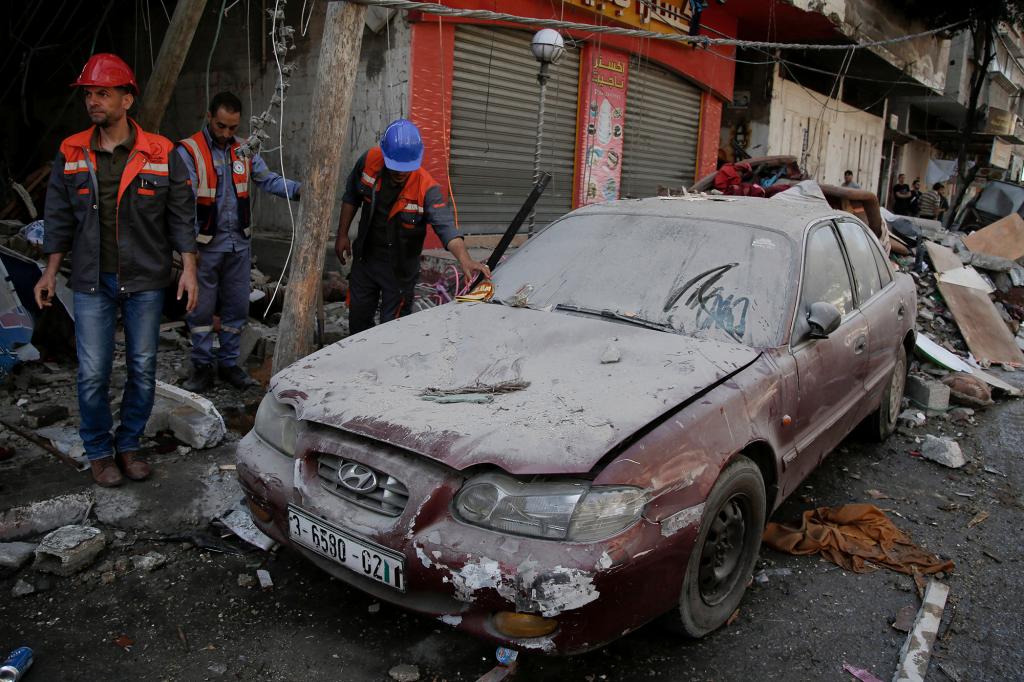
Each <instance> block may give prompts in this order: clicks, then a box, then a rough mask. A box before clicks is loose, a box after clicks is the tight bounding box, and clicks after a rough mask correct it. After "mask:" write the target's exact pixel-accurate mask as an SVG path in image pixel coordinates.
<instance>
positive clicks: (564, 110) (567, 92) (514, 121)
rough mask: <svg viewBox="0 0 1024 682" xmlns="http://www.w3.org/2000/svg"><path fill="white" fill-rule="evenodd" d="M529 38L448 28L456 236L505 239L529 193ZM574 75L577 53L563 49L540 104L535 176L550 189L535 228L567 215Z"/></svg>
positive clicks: (532, 72)
mask: <svg viewBox="0 0 1024 682" xmlns="http://www.w3.org/2000/svg"><path fill="white" fill-rule="evenodd" d="M532 37H533V34H532V33H530V32H526V31H510V30H504V29H493V28H487V27H482V26H459V27H457V28H456V29H455V64H454V74H453V78H452V134H451V159H450V162H449V166H450V167H449V174H450V177H451V181H452V191H453V192H454V194H455V200H456V204H457V206H458V212H459V225H460V227H461V228H462V231H463V232H466V233H469V234H491V233H500V232H504V231H505V228H506V227H508V224H509V222H511V220H512V218H513V216H515V214H516V212H517V211H518V210H519V207H520V206H521V205H522V203H523V200H524V199H526V196H527V195H528V194H529V193H530V188H531V187H532V186H533V152H534V146H535V142H536V136H537V98H538V92H539V90H538V88H539V86H538V84H537V70H538V66H537V61H536V60H535V59H534V58H533V54H532V52H531V51H530V40H531V38H532ZM579 71H580V62H579V51H578V50H577V49H575V48H572V47H570V46H568V45H567V46H566V53H565V54H564V55H563V56H562V59H561V60H559V62H558V64H556V65H554V66H552V67H551V71H550V73H551V79H550V80H549V81H548V87H547V96H546V100H545V105H544V108H545V116H544V141H543V147H542V153H541V170H543V171H546V172H548V173H550V174H551V184H549V185H548V188H547V190H546V191H545V193H544V195H543V196H542V197H541V199H540V201H539V202H538V203H537V209H536V210H537V213H536V226H537V228H540V227H543V226H544V225H546V224H547V223H549V222H551V221H552V220H554V219H556V218H558V217H561V216H562V215H564V214H565V213H567V212H568V211H570V210H571V209H572V188H573V167H574V162H575V151H576V101H577V95H578V90H579Z"/></svg>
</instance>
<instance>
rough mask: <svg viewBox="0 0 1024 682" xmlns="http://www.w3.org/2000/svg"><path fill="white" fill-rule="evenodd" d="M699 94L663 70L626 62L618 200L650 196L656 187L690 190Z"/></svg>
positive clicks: (697, 126)
mask: <svg viewBox="0 0 1024 682" xmlns="http://www.w3.org/2000/svg"><path fill="white" fill-rule="evenodd" d="M700 97H701V91H700V90H699V89H698V88H696V87H694V86H693V85H690V84H689V83H687V82H686V81H684V80H683V79H682V78H680V77H678V76H676V75H675V74H672V73H669V72H668V71H666V70H665V69H662V68H661V67H658V66H655V65H653V64H650V63H648V62H646V60H644V61H643V62H642V63H641V60H638V59H637V57H636V55H634V56H633V59H631V60H630V72H629V89H628V90H627V91H626V125H625V128H626V131H625V137H624V139H623V142H622V197H623V198H625V197H630V198H637V197H650V196H655V195H657V193H658V186H659V185H661V186H664V187H672V188H678V187H682V186H686V187H689V186H690V185H692V184H693V182H694V179H695V178H694V174H695V173H696V168H697V136H698V132H699V129H700Z"/></svg>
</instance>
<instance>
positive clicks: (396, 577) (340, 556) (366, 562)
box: [288, 505, 405, 592]
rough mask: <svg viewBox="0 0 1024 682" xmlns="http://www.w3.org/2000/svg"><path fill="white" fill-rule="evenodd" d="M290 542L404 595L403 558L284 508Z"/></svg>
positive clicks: (319, 520) (307, 515)
mask: <svg viewBox="0 0 1024 682" xmlns="http://www.w3.org/2000/svg"><path fill="white" fill-rule="evenodd" d="M288 534H289V536H290V537H291V539H292V542H296V543H298V544H300V545H302V546H303V547H305V548H307V549H310V550H312V551H314V552H316V553H317V554H319V555H320V556H323V557H326V558H328V559H331V560H332V561H335V562H337V563H339V564H341V565H342V566H344V567H345V568H347V569H350V570H352V571H355V572H356V573H359V574H360V575H363V576H365V577H367V578H369V579H371V580H376V581H377V582H379V583H384V584H385V585H387V586H388V587H393V588H395V589H396V590H400V591H402V592H405V557H403V556H402V555H401V554H398V553H397V552H393V551H391V550H389V549H385V548H384V547H381V546H380V545H378V544H376V543H374V542H370V541H369V540H366V539H363V538H360V537H358V536H356V535H353V534H352V533H349V532H348V531H344V530H342V529H341V528H338V527H337V526H335V525H334V524H332V523H328V522H327V521H324V520H323V519H319V518H317V517H315V516H313V515H312V514H310V513H309V512H307V511H304V510H302V509H300V508H298V507H296V506H294V505H288Z"/></svg>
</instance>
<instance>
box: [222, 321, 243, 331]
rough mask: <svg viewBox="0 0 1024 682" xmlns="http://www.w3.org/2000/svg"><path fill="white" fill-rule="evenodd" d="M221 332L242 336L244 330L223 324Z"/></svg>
mask: <svg viewBox="0 0 1024 682" xmlns="http://www.w3.org/2000/svg"><path fill="white" fill-rule="evenodd" d="M220 331H221V333H224V334H241V333H242V330H241V329H238V328H237V327H227V326H225V325H224V324H223V323H221V325H220Z"/></svg>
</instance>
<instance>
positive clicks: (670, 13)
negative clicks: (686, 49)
mask: <svg viewBox="0 0 1024 682" xmlns="http://www.w3.org/2000/svg"><path fill="white" fill-rule="evenodd" d="M566 4H569V5H576V6H577V7H581V8H583V9H585V10H587V11H589V12H593V13H595V14H601V15H603V16H605V17H607V18H609V19H613V20H615V21H617V22H621V23H623V24H628V25H629V26H634V27H636V28H642V29H645V30H648V31H657V32H659V33H680V32H682V33H687V32H689V30H690V16H691V14H692V13H691V11H690V3H689V2H687V0H568V1H567V3H566Z"/></svg>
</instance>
